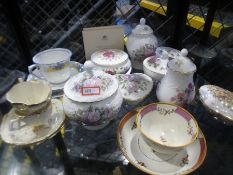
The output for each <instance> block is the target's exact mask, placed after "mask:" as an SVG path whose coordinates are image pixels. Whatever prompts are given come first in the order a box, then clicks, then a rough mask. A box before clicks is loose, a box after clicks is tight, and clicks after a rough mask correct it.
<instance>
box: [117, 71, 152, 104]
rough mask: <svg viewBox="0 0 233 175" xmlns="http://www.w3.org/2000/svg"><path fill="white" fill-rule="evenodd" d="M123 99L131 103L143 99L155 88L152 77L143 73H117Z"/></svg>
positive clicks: (136, 102)
mask: <svg viewBox="0 0 233 175" xmlns="http://www.w3.org/2000/svg"><path fill="white" fill-rule="evenodd" d="M115 77H116V78H117V80H118V83H119V89H120V91H121V94H122V96H123V99H124V100H125V101H126V102H127V103H129V104H138V103H140V102H141V101H143V100H144V99H145V98H146V97H147V96H148V95H149V94H150V92H151V90H152V88H153V81H152V79H151V78H150V77H149V76H147V75H145V74H142V73H134V74H128V75H127V74H116V75H115Z"/></svg>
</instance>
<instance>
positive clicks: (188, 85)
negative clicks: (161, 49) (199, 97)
mask: <svg viewBox="0 0 233 175" xmlns="http://www.w3.org/2000/svg"><path fill="white" fill-rule="evenodd" d="M187 54H188V52H187V50H186V49H183V50H182V51H181V56H180V57H178V58H176V59H173V60H171V61H169V62H168V64H167V73H166V75H165V76H164V77H163V79H162V80H161V82H160V83H159V84H158V87H157V90H156V95H157V98H158V100H159V101H160V102H167V103H174V104H178V105H184V104H188V103H190V102H191V101H192V100H193V99H194V97H195V86H194V82H193V74H194V72H195V71H196V66H195V64H193V63H192V61H191V60H190V59H188V58H187V57H186V56H187Z"/></svg>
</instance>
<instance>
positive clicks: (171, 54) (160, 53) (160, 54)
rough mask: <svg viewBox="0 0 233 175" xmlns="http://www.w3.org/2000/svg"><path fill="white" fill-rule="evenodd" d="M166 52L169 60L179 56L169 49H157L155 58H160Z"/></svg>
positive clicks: (174, 50)
mask: <svg viewBox="0 0 233 175" xmlns="http://www.w3.org/2000/svg"><path fill="white" fill-rule="evenodd" d="M164 51H166V52H167V53H168V57H169V59H170V60H171V59H174V58H177V57H178V56H180V55H181V53H180V51H179V50H177V49H174V48H171V47H157V49H156V51H155V55H156V57H157V58H161V57H162V54H163V53H164Z"/></svg>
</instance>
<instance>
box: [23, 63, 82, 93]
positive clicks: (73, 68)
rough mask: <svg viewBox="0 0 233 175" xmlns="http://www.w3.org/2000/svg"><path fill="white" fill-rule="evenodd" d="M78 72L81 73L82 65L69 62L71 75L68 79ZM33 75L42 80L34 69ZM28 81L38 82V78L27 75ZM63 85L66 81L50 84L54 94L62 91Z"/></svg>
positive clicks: (38, 72)
mask: <svg viewBox="0 0 233 175" xmlns="http://www.w3.org/2000/svg"><path fill="white" fill-rule="evenodd" d="M29 67H30V66H29ZM80 72H83V64H80V63H78V62H76V61H70V74H71V75H70V77H72V76H74V75H76V74H78V73H80ZM33 73H34V74H36V75H37V76H38V77H41V79H44V77H43V75H42V73H41V72H40V70H38V69H35V70H34V71H33ZM30 80H38V78H37V77H35V76H34V75H32V74H29V75H28V77H27V81H30ZM65 83H66V81H65V82H62V83H57V84H53V83H50V85H51V88H52V91H53V92H54V91H59V90H63V88H64V85H65Z"/></svg>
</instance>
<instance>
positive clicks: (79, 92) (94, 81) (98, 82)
mask: <svg viewBox="0 0 233 175" xmlns="http://www.w3.org/2000/svg"><path fill="white" fill-rule="evenodd" d="M84 69H85V70H86V71H84V72H81V73H79V74H77V75H75V76H73V77H72V78H70V79H69V80H68V81H67V82H66V83H65V86H64V94H65V95H66V96H67V97H68V98H70V99H71V100H74V101H77V102H97V101H101V100H104V99H106V98H108V97H110V96H112V95H113V94H114V93H115V92H116V91H117V89H118V82H117V79H116V78H115V77H114V76H112V75H110V74H107V73H105V72H103V71H100V70H95V69H94V64H93V63H92V62H91V61H86V62H85V63H84Z"/></svg>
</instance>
